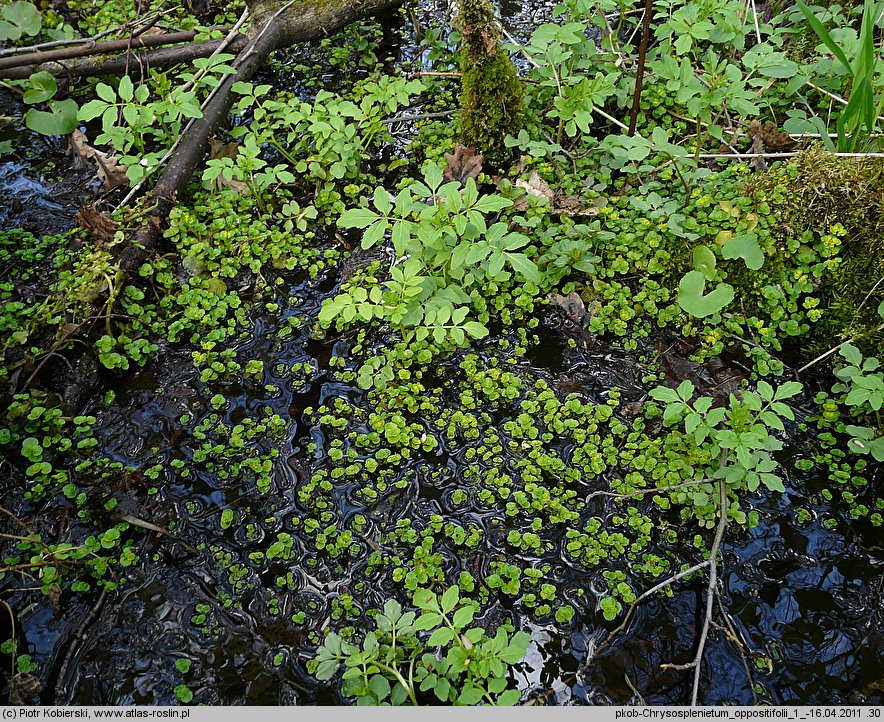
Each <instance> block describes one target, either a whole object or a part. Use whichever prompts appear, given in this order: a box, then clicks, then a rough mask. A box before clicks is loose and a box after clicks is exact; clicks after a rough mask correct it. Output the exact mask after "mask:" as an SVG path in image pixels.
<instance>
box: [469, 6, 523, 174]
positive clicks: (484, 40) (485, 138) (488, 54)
mask: <svg viewBox="0 0 884 722" xmlns="http://www.w3.org/2000/svg"><path fill="white" fill-rule="evenodd" d="M458 26H459V27H460V31H461V35H462V38H463V40H462V43H461V73H462V83H463V89H462V91H461V114H460V118H459V128H458V132H459V139H460V142H461V143H463V144H464V145H470V146H473V147H474V148H476V150H477V151H478V152H480V153H481V154H482V155H483V156H484V159H485V166H486V167H490V168H495V169H496V168H501V167H503V166H506V165H507V164H509V163H510V162H512V160H513V159H514V154H513V149H512V148H507V147H506V144H505V143H504V138H505V137H506V136H507V135H508V134H515V133H518V132H519V129H520V128H521V127H522V123H523V120H524V106H523V102H522V86H521V85H520V83H519V79H518V76H517V75H516V69H515V67H514V66H513V64H512V61H510V58H509V56H508V55H507V53H506V51H505V50H504V49H503V48H502V47H500V31H499V30H498V29H497V27H496V26H495V25H494V8H493V6H492V5H491V3H490V2H489V0H466V1H465V2H464V3H463V5H462V7H461V12H460V15H459V17H458Z"/></svg>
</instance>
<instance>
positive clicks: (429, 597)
mask: <svg viewBox="0 0 884 722" xmlns="http://www.w3.org/2000/svg"><path fill="white" fill-rule="evenodd" d="M413 603H414V606H415V607H416V608H417V609H418V610H419V611H420V612H421V613H420V615H419V616H418V613H417V612H414V611H408V612H404V613H403V611H402V607H401V606H400V605H399V603H398V602H396V601H395V600H389V601H387V602H386V603H385V604H384V609H383V610H382V611H380V612H378V613H377V614H376V615H375V617H374V623H375V630H372V631H369V632H367V633H366V634H365V636H364V638H363V640H362V643H361V644H360V645H356V644H352V643H350V642H348V641H346V640H344V639H342V638H341V637H340V636H339V635H338V634H336V633H334V632H332V633H330V634H328V635H327V636H326V639H325V641H324V642H323V644H322V645H321V646H320V647H319V649H317V652H316V657H315V658H314V659H313V660H311V662H310V663H309V666H308V668H309V669H310V671H311V673H313V674H315V675H316V677H317V679H320V680H327V679H331V678H332V677H333V676H334V675H335V674H336V673H337V672H338V670H339V669H340V667H341V666H342V665H343V667H344V674H343V694H344V696H345V697H355V698H356V701H357V704H367V705H377V704H384V703H387V704H393V705H400V704H404V703H407V702H410V703H411V704H413V705H417V704H418V692H419V691H420V692H427V691H432V692H433V694H434V695H435V697H436V699H437V700H438V701H439V702H443V703H444V702H448V703H452V704H460V705H473V704H479V703H488V704H492V705H514V704H516V703H517V702H518V701H519V697H520V694H519V691H518V690H515V689H507V686H508V683H507V677H506V673H507V669H508V667H509V666H511V665H514V664H517V663H518V662H520V661H521V660H522V658H523V657H524V656H525V652H526V650H527V647H528V642H529V641H530V637H529V636H528V635H527V634H525V633H524V632H517V633H516V634H514V635H512V636H511V635H509V634H508V633H507V632H506V631H505V630H504V629H498V630H497V633H496V634H495V635H494V636H493V637H489V636H488V634H487V633H486V632H485V630H484V629H483V628H481V627H472V626H470V625H471V624H472V621H473V617H474V616H475V614H476V611H477V610H478V607H477V605H476V603H475V602H472V601H470V600H462V599H460V590H459V587H457V586H454V587H449V588H448V589H447V590H446V591H445V593H444V594H442V595H439V596H437V595H436V594H435V593H433V592H431V591H429V590H426V589H418V590H417V591H416V592H415V593H414V597H413ZM422 632H429V633H430V634H429V637H427V636H426V635H425V634H421V633H422ZM436 650H438V651H436Z"/></svg>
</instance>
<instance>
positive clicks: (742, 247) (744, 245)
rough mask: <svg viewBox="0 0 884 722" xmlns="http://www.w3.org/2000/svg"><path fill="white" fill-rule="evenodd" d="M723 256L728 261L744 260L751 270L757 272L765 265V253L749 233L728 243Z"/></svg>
mask: <svg viewBox="0 0 884 722" xmlns="http://www.w3.org/2000/svg"><path fill="white" fill-rule="evenodd" d="M721 254H722V255H723V256H724V257H725V258H728V259H733V258H742V259H743V261H744V262H745V263H746V266H748V267H749V268H750V269H751V270H753V271H757V270H758V269H759V268H761V267H762V266H763V265H764V251H762V250H761V246H759V245H758V241H757V240H756V238H755V236H753V235H750V234H748V233H745V234H742V235H739V236H736V237H734V238H732V239H731V240H730V241H728V242H727V243H726V244H725V246H724V248H722V249H721Z"/></svg>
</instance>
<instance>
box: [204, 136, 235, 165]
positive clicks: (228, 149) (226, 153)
mask: <svg viewBox="0 0 884 722" xmlns="http://www.w3.org/2000/svg"><path fill="white" fill-rule="evenodd" d="M238 155H239V143H237V142H236V141H235V140H234V141H232V142H230V143H224V142H223V141H221V140H219V139H218V138H211V139H210V140H209V158H210V159H211V160H216V159H218V158H231V159H233V158H236V156H238Z"/></svg>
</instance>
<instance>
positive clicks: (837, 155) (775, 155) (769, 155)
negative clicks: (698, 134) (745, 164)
mask: <svg viewBox="0 0 884 722" xmlns="http://www.w3.org/2000/svg"><path fill="white" fill-rule="evenodd" d="M803 152H804V151H801V150H793V151H784V152H781V153H699V154H698V155H694V154H691V155H690V156H684V157H685V158H687V157H691V158H794V157H795V156H796V155H800V154H801V153H803ZM829 155H832V156H834V157H835V158H884V153H830V154H829Z"/></svg>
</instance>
